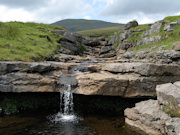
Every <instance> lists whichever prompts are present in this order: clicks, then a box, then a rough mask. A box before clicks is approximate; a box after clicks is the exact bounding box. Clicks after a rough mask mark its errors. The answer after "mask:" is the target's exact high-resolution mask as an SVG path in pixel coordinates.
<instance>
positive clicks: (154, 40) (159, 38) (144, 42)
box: [137, 35, 162, 45]
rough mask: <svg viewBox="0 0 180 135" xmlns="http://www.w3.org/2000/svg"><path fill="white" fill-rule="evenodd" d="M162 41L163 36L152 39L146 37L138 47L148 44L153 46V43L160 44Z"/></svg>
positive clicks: (140, 41) (138, 43) (139, 42)
mask: <svg viewBox="0 0 180 135" xmlns="http://www.w3.org/2000/svg"><path fill="white" fill-rule="evenodd" d="M159 41H162V37H161V36H159V35H158V36H152V37H145V38H142V39H141V40H139V41H138V42H137V45H147V44H151V43H155V42H159Z"/></svg>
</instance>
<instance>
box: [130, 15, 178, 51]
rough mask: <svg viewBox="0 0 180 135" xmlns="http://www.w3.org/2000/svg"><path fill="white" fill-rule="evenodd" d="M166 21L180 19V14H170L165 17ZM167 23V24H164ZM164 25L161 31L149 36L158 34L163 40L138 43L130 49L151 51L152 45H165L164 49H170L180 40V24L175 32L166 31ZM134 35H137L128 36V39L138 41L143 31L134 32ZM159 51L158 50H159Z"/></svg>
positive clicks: (145, 27)
mask: <svg viewBox="0 0 180 135" xmlns="http://www.w3.org/2000/svg"><path fill="white" fill-rule="evenodd" d="M164 20H165V21H167V22H166V23H169V22H174V21H177V20H180V16H170V17H166V18H165V19H164ZM164 25H165V24H164ZM164 25H162V26H161V29H160V32H159V33H156V34H152V35H148V36H147V37H151V36H157V35H160V36H162V37H163V40H162V41H160V42H156V43H152V44H148V45H137V46H135V47H134V48H132V49H130V50H129V51H136V52H137V51H149V49H150V48H152V47H158V46H164V48H163V49H164V50H170V49H172V47H173V43H175V42H177V41H180V38H179V35H180V25H177V26H176V27H175V29H174V31H173V32H167V33H165V32H164ZM148 27H149V26H145V25H143V26H137V27H134V28H131V29H141V28H142V29H148ZM132 35H137V36H136V37H131V38H128V39H127V40H129V41H132V42H134V41H137V40H138V39H141V35H142V33H141V32H133V33H132ZM166 36H168V37H167V38H165V37H166ZM157 51H158V50H157Z"/></svg>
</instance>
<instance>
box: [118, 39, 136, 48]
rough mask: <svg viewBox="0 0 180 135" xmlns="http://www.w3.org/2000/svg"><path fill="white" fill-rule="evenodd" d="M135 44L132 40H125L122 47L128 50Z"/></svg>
mask: <svg viewBox="0 0 180 135" xmlns="http://www.w3.org/2000/svg"><path fill="white" fill-rule="evenodd" d="M132 46H133V45H132V42H131V41H126V40H125V41H123V43H122V46H121V49H122V50H128V49H129V48H131V47H132Z"/></svg>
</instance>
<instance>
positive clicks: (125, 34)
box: [118, 30, 132, 41]
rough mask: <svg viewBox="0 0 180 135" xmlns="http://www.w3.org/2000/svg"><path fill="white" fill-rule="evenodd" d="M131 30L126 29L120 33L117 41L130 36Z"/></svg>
mask: <svg viewBox="0 0 180 135" xmlns="http://www.w3.org/2000/svg"><path fill="white" fill-rule="evenodd" d="M131 33H132V30H126V31H125V32H124V33H122V34H120V36H119V39H118V40H119V41H123V40H124V39H127V38H130V37H131Z"/></svg>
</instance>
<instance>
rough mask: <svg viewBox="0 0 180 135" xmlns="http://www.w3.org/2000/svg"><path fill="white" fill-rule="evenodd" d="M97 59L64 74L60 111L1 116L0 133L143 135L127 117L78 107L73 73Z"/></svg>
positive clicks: (40, 111) (16, 134) (18, 134)
mask: <svg viewBox="0 0 180 135" xmlns="http://www.w3.org/2000/svg"><path fill="white" fill-rule="evenodd" d="M95 60H96V59H91V60H90V61H85V62H83V63H82V64H81V65H80V66H77V67H74V68H72V69H71V71H70V72H68V73H64V74H63V75H61V77H60V78H59V81H58V83H59V84H60V85H61V87H62V89H63V91H62V92H60V94H59V109H58V110H43V109H41V110H35V111H27V112H23V113H20V114H17V115H10V116H8V115H6V116H3V117H0V135H143V133H141V132H140V131H136V130H135V129H133V128H131V127H128V126H127V125H126V124H125V122H124V117H123V116H114V115H113V114H112V115H106V114H107V113H106V112H104V113H103V114H100V113H93V114H92V113H78V112H76V111H75V110H74V104H75V103H74V97H73V95H74V94H72V90H73V88H74V87H76V85H77V82H76V79H75V76H74V75H73V73H76V72H87V71H88V65H89V64H91V63H92V62H94V61H95ZM75 98H76V97H75ZM87 100H89V99H87ZM87 103H88V102H87ZM89 109H90V108H89ZM111 111H112V110H111Z"/></svg>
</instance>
